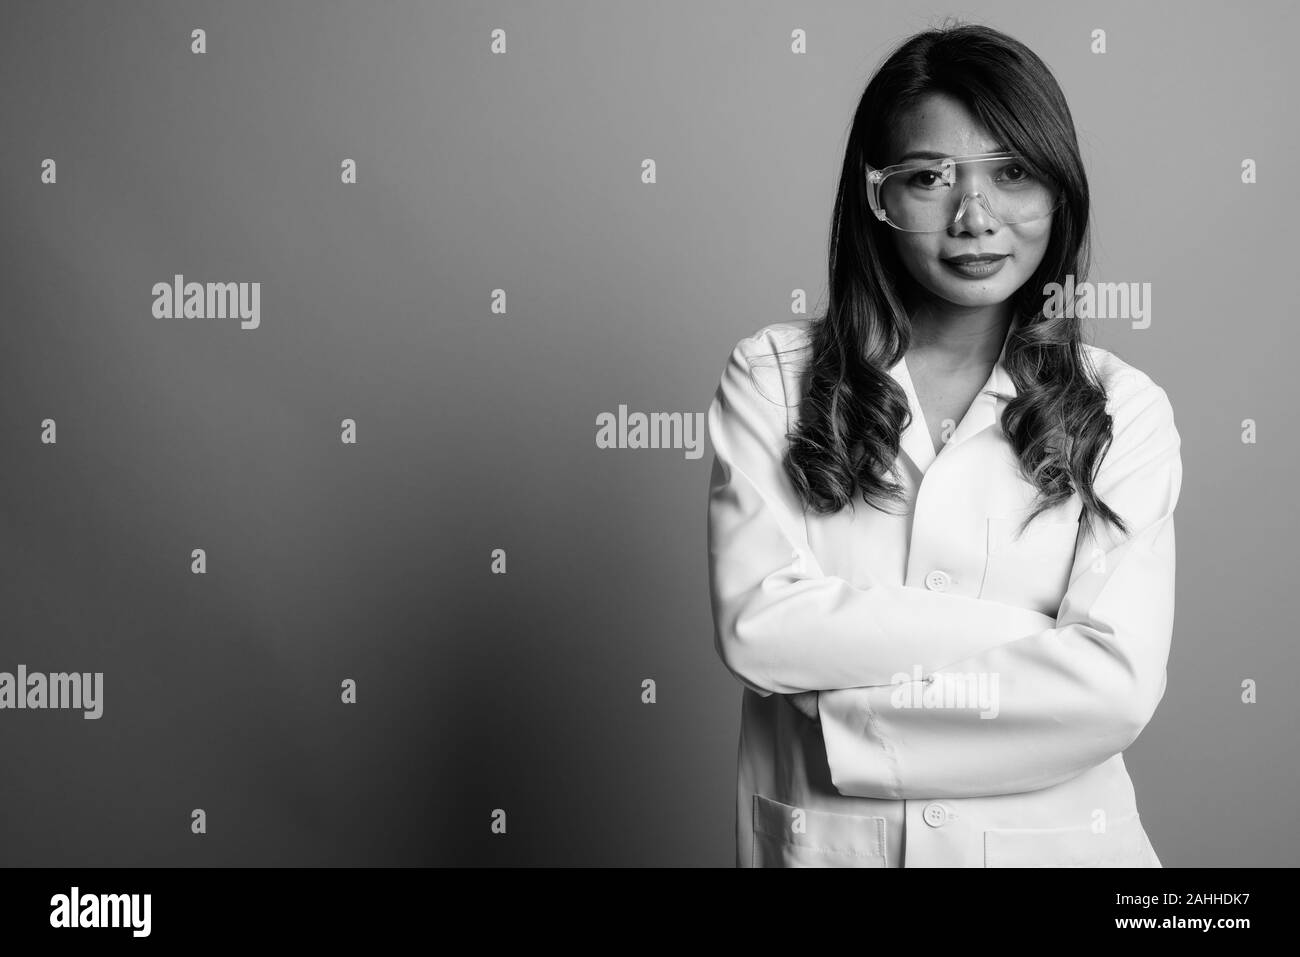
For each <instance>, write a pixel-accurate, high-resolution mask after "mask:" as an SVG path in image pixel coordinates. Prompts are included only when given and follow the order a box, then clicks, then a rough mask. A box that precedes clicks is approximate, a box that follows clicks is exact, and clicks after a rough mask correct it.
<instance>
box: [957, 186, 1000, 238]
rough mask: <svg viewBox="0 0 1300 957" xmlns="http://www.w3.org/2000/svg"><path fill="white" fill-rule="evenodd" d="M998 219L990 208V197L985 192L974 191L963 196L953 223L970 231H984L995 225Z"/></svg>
mask: <svg viewBox="0 0 1300 957" xmlns="http://www.w3.org/2000/svg"><path fill="white" fill-rule="evenodd" d="M997 223H998V220H997V218H996V217H995V216H994V215H993V212H992V210H990V209H989V205H988V199H987V198H985V196H984V194H983V193H980V192H972V193H967V194H966V195H965V196H963V197H962V200H961V206H960V207H958V209H957V214H956V215H955V216H954V217H953V221H952V225H953V226H954V227H958V226H959V227H961V228H963V229H966V230H969V231H970V232H984V231H986V230H988V229H990V228H992V227H994V226H995V225H997Z"/></svg>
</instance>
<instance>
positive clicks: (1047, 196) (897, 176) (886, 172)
mask: <svg viewBox="0 0 1300 957" xmlns="http://www.w3.org/2000/svg"><path fill="white" fill-rule="evenodd" d="M1032 169H1033V167H1032V166H1031V165H1030V164H1029V163H1027V162H1026V160H1025V158H1024V157H1023V156H1022V155H1021V154H1019V153H1013V152H1002V153H976V154H973V155H971V156H949V157H945V158H944V159H918V160H909V161H908V162H906V163H899V164H897V165H896V166H886V167H885V168H884V169H875V168H873V167H872V166H870V165H868V166H867V200H868V202H869V203H870V204H871V211H872V212H873V213H875V214H876V218H877V219H879V220H882V221H884V222H886V223H888V224H889V225H890V226H893V227H894V228H895V229H898V230H902V231H903V232H906V233H934V232H938V231H940V230H943V229H947V228H948V227H949V226H951V225H953V224H954V223H956V222H958V221H959V220H960V219H961V218H962V217H963V216H965V215H966V210H967V209H968V207H969V204H970V203H971V202H973V201H977V202H979V203H980V204H981V205H983V207H984V210H985V212H986V213H988V215H990V216H992V217H993V218H994V219H996V220H997V221H998V222H1000V223H1004V224H1006V225H1015V224H1017V223H1030V222H1033V221H1034V220H1038V219H1042V218H1043V217H1045V216H1047V215H1048V214H1049V213H1051V212H1052V211H1053V210H1055V209H1056V208H1058V207H1059V206H1060V205H1061V203H1062V200H1063V198H1064V197H1063V194H1062V193H1061V192H1060V190H1058V189H1057V188H1056V187H1055V186H1053V185H1052V184H1051V183H1049V182H1048V181H1047V180H1045V179H1043V178H1041V177H1039V176H1037V175H1035V174H1034V173H1033V172H1032Z"/></svg>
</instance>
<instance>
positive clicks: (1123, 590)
mask: <svg viewBox="0 0 1300 957" xmlns="http://www.w3.org/2000/svg"><path fill="white" fill-rule="evenodd" d="M1143 378H1144V380H1145V385H1144V386H1141V387H1138V388H1134V389H1130V390H1129V393H1130V397H1129V398H1128V399H1125V400H1124V401H1123V403H1122V405H1121V406H1120V411H1119V412H1118V413H1112V416H1113V420H1112V430H1113V437H1112V441H1111V447H1110V448H1109V449H1108V450H1107V452H1106V454H1105V456H1104V457H1103V461H1102V464H1101V467H1100V469H1099V471H1098V474H1097V478H1096V480H1095V482H1094V488H1095V490H1096V492H1097V494H1098V495H1099V496H1100V498H1101V499H1102V501H1104V502H1105V503H1106V504H1107V505H1109V506H1110V507H1111V508H1113V509H1115V510H1116V511H1117V512H1119V514H1120V516H1121V517H1122V518H1124V520H1125V521H1126V522H1127V523H1128V524H1129V526H1130V534H1129V536H1127V537H1125V536H1123V535H1121V534H1120V533H1119V532H1118V531H1117V530H1115V529H1113V527H1111V526H1109V525H1107V526H1104V527H1102V526H1101V524H1100V522H1098V521H1095V520H1094V521H1093V522H1092V523H1091V524H1092V527H1093V528H1094V529H1096V530H1097V531H1096V534H1097V536H1098V537H1097V538H1096V539H1089V537H1088V536H1087V535H1082V534H1081V535H1080V536H1079V538H1080V542H1079V544H1078V545H1077V546H1076V554H1075V560H1074V565H1073V568H1072V570H1071V574H1070V585H1069V586H1068V589H1067V592H1066V594H1065V597H1064V598H1063V600H1062V602H1061V606H1060V611H1059V613H1058V615H1057V619H1056V621H1055V623H1054V624H1053V626H1052V627H1049V628H1045V629H1043V630H1041V631H1037V632H1034V633H1030V634H1024V635H1021V636H1020V637H1014V638H1012V639H1011V640H1009V641H1007V642H1006V643H1003V644H1000V645H998V646H997V647H994V648H991V649H989V650H986V651H983V652H980V653H979V654H976V655H974V656H971V657H968V658H965V659H963V660H954V661H952V662H950V663H947V664H946V665H945V666H943V667H942V668H940V669H937V671H936V672H935V673H933V674H930V673H926V674H925V675H924V678H923V679H922V680H921V681H912V682H904V683H900V684H899V685H897V686H895V687H894V688H878V687H877V688H866V687H864V688H856V689H841V690H833V691H830V692H826V693H823V694H821V695H819V696H818V712H819V716H820V720H821V728H822V734H823V737H824V739H825V743H826V756H827V761H828V763H829V765H830V770H831V780H832V782H833V783H834V785H835V787H836V788H837V789H838V790H839V791H840V793H842V794H845V795H854V796H860V797H872V798H892V799H911V798H942V797H975V796H979V795H988V794H1007V793H1015V792H1019V791H1033V790H1037V789H1039V788H1045V787H1050V786H1051V785H1053V784H1057V783H1059V782H1061V781H1065V780H1068V779H1069V778H1071V777H1074V776H1076V775H1078V774H1080V773H1081V772H1083V771H1085V770H1087V769H1088V768H1091V767H1093V766H1095V765H1097V764H1100V763H1101V762H1102V761H1105V760H1106V759H1108V758H1110V757H1111V756H1112V755H1115V754H1118V753H1119V752H1121V751H1123V750H1124V749H1125V748H1127V747H1128V746H1129V744H1131V743H1132V742H1133V741H1134V740H1135V739H1136V738H1137V736H1138V734H1140V733H1141V731H1142V729H1143V728H1144V727H1145V726H1146V724H1147V722H1148V721H1149V720H1150V718H1151V716H1152V714H1153V713H1154V711H1155V708H1156V705H1157V704H1158V703H1159V701H1160V699H1161V698H1162V697H1163V695H1164V690H1165V676H1166V670H1165V669H1166V663H1167V660H1168V656H1169V648H1170V642H1171V639H1172V634H1173V623H1174V506H1175V505H1176V504H1177V502H1178V495H1179V490H1180V487H1181V484H1182V459H1181V454H1180V448H1179V447H1180V439H1179V435H1178V430H1177V428H1176V427H1175V425H1174V417H1173V410H1172V409H1171V407H1170V404H1169V400H1168V397H1167V395H1166V394H1165V392H1164V390H1163V389H1161V388H1160V387H1159V386H1158V385H1156V384H1155V383H1153V382H1151V381H1150V379H1146V378H1145V377H1143ZM981 682H982V685H981ZM981 687H982V689H983V693H981V692H980V689H981ZM927 694H928V696H929V697H928V698H927ZM927 701H928V704H927Z"/></svg>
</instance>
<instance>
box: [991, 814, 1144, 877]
mask: <svg viewBox="0 0 1300 957" xmlns="http://www.w3.org/2000/svg"><path fill="white" fill-rule="evenodd" d="M984 866H985V867H1160V866H1161V864H1160V860H1159V858H1157V857H1156V853H1155V849H1154V848H1153V847H1152V846H1151V842H1150V841H1149V840H1147V836H1146V832H1145V831H1144V830H1143V829H1142V822H1141V820H1140V819H1139V818H1138V815H1137V814H1136V813H1134V814H1131V815H1129V816H1128V817H1124V818H1120V819H1118V820H1113V821H1111V822H1110V824H1109V826H1108V827H1107V828H1106V829H1105V830H1103V831H1095V830H1093V828H1092V827H1090V826H1087V825H1084V826H1082V827H1054V828H994V829H992V830H987V831H985V832H984Z"/></svg>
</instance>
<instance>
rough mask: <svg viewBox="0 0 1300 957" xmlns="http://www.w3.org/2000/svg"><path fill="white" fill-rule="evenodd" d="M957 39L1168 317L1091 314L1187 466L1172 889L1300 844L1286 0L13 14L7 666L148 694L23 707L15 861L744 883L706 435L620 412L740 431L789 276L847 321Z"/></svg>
mask: <svg viewBox="0 0 1300 957" xmlns="http://www.w3.org/2000/svg"><path fill="white" fill-rule="evenodd" d="M948 14H955V15H959V16H963V17H966V18H968V19H973V20H977V21H982V22H985V23H988V24H990V25H992V26H995V27H998V28H1000V29H1003V30H1006V31H1007V32H1010V33H1012V34H1013V35H1015V36H1017V37H1018V38H1020V39H1022V40H1024V41H1025V42H1026V43H1028V44H1029V45H1030V46H1031V47H1032V48H1033V49H1034V50H1036V51H1037V52H1038V53H1039V54H1040V55H1041V56H1042V57H1043V58H1044V59H1045V60H1046V61H1047V63H1048V64H1049V65H1050V66H1051V68H1052V69H1053V70H1054V71H1055V72H1056V74H1057V76H1058V78H1059V79H1060V81H1061V84H1062V86H1063V88H1064V90H1065V92H1066V95H1067V97H1068V98H1069V100H1070V104H1071V108H1072V110H1073V111H1074V115H1075V119H1076V122H1077V124H1078V128H1079V133H1080V136H1081V138H1082V142H1083V147H1084V151H1085V160H1086V162H1087V163H1088V167H1089V172H1090V176H1091V183H1092V187H1093V190H1094V197H1095V200H1096V205H1095V210H1094V212H1095V219H1094V225H1095V230H1096V233H1095V238H1096V241H1097V245H1096V250H1097V260H1096V266H1097V268H1096V269H1095V270H1094V271H1093V273H1092V274H1091V275H1090V277H1089V278H1090V279H1093V280H1098V281H1100V280H1106V281H1117V282H1150V283H1151V284H1152V287H1153V291H1152V307H1153V313H1152V324H1151V327H1150V328H1148V329H1144V330H1135V329H1132V328H1130V325H1129V323H1128V322H1125V321H1108V322H1102V321H1098V322H1097V323H1096V324H1095V332H1094V334H1093V335H1092V341H1095V342H1096V343H1097V344H1099V345H1102V346H1104V347H1106V348H1108V349H1111V350H1113V351H1115V352H1117V353H1118V354H1119V355H1120V356H1121V357H1123V358H1124V359H1126V360H1127V361H1129V362H1131V363H1132V364H1134V365H1136V366H1138V367H1139V368H1141V369H1143V370H1144V371H1146V372H1148V373H1149V374H1150V375H1151V376H1152V377H1153V378H1154V379H1155V380H1156V381H1157V382H1158V383H1160V384H1161V385H1163V386H1164V387H1165V388H1166V389H1167V391H1168V393H1169V395H1170V397H1171V399H1172V401H1173V404H1174V408H1175V412H1176V415H1177V421H1178V424H1179V428H1180V431H1181V433H1182V435H1183V441H1184V445H1183V460H1184V468H1185V478H1184V487H1183V497H1182V500H1181V503H1180V506H1179V511H1178V543H1179V568H1178V607H1177V625H1176V629H1175V638H1174V651H1173V657H1172V660H1171V664H1170V670H1169V685H1168V691H1167V693H1166V697H1165V700H1164V702H1163V703H1162V705H1161V706H1160V709H1159V710H1158V711H1157V713H1156V716H1155V719H1154V720H1153V722H1152V723H1151V724H1150V725H1149V726H1148V728H1147V730H1146V731H1145V732H1144V734H1143V735H1142V736H1141V738H1140V739H1139V740H1138V742H1137V743H1136V744H1135V745H1134V746H1133V747H1132V748H1131V749H1130V751H1129V767H1130V769H1131V773H1132V776H1133V778H1134V781H1135V783H1136V787H1137V790H1138V802H1139V807H1140V808H1141V809H1142V814H1143V823H1144V825H1146V826H1147V828H1148V831H1149V833H1150V835H1151V838H1152V841H1153V842H1154V844H1155V846H1156V848H1157V850H1158V852H1159V854H1160V856H1161V858H1162V859H1163V860H1164V861H1165V863H1166V864H1167V865H1170V866H1182V865H1202V864H1208V865H1219V864H1224V865H1227V864H1232V865H1282V864H1288V865H1289V864H1295V863H1296V862H1297V849H1298V848H1300V833H1298V832H1297V830H1296V829H1295V828H1294V826H1293V824H1294V818H1295V808H1296V797H1295V795H1296V794H1297V791H1298V790H1300V788H1298V787H1297V784H1298V782H1297V766H1298V764H1300V762H1297V736H1296V733H1295V732H1296V727H1297V709H1298V708H1300V704H1298V703H1297V702H1298V699H1297V696H1295V695H1294V694H1292V693H1291V692H1290V691H1289V690H1288V688H1289V686H1290V676H1292V675H1294V674H1295V673H1296V671H1297V664H1298V662H1297V657H1298V656H1297V651H1296V646H1297V640H1296V635H1295V630H1294V625H1293V620H1292V617H1291V614H1290V612H1289V611H1288V608H1289V605H1288V602H1289V601H1290V599H1291V597H1292V596H1293V594H1294V592H1295V588H1296V586H1295V583H1294V582H1293V581H1292V580H1291V576H1292V575H1293V574H1295V567H1296V563H1295V561H1294V558H1293V543H1294V541H1295V535H1296V532H1297V529H1296V518H1295V516H1296V509H1295V507H1294V504H1293V502H1294V499H1293V493H1292V490H1291V487H1290V485H1291V481H1292V475H1293V470H1294V466H1295V457H1296V453H1295V448H1296V445H1295V430H1294V427H1293V414H1292V411H1291V405H1292V403H1293V401H1294V398H1295V394H1296V379H1295V373H1294V370H1293V368H1292V365H1293V361H1294V352H1295V346H1296V344H1297V335H1296V331H1295V323H1296V319H1297V316H1296V309H1295V305H1294V287H1293V286H1292V285H1291V283H1290V281H1289V280H1288V281H1285V282H1279V281H1277V280H1278V277H1282V278H1286V277H1291V276H1293V275H1294V273H1295V268H1296V267H1295V262H1294V259H1295V253H1296V243H1295V239H1294V230H1293V228H1292V223H1291V220H1290V219H1289V218H1288V217H1289V214H1290V213H1292V212H1293V211H1294V210H1295V209H1296V208H1297V207H1296V199H1297V196H1296V193H1297V190H1296V179H1295V176H1294V159H1295V156H1296V155H1297V153H1298V152H1300V136H1298V135H1297V132H1296V127H1295V124H1294V122H1292V120H1293V117H1292V116H1291V114H1290V107H1289V106H1288V104H1289V103H1290V102H1291V100H1292V98H1293V96H1294V91H1295V90H1296V89H1297V86H1298V84H1297V67H1296V57H1295V54H1294V49H1293V47H1294V39H1295V35H1296V27H1297V25H1298V24H1297V21H1298V20H1300V15H1297V13H1296V8H1295V6H1294V5H1292V4H1286V3H1281V2H1277V3H1254V4H1249V3H1240V2H1236V3H1231V4H1229V3H1195V4H1193V3H1186V2H1178V3H1174V2H1169V3H1144V4H1141V5H1133V4H1128V3H1070V4H1066V3H1051V4H1048V3H1042V2H1024V3H973V2H968V3H963V4H961V5H960V6H959V7H940V6H930V5H929V4H924V3H922V4H915V5H910V6H904V5H901V4H876V3H849V2H845V3H806V4H789V3H775V2H773V3H754V2H745V3H741V2H727V3H700V2H692V3H687V2H675V3H665V2H656V3H652V4H645V3H632V2H599V3H597V2H585V3H578V2H546V3H505V2H501V3H469V2H459V3H449V2H448V3H415V2H403V3H382V4H379V3H365V2H361V0H355V2H347V3H339V2H336V3H308V2H293V3H289V2H272V3H264V4H263V3H251V2H239V3H221V4H217V3H211V2H205V3H177V2H166V3H164V2H150V3H141V2H134V3H125V2H120V0H118V2H103V3H89V2H87V3H75V4H74V3H51V2H40V3H36V2H13V0H7V2H6V3H5V4H4V8H3V13H2V14H0V16H2V17H3V21H2V23H0V81H2V82H0V106H2V109H3V112H2V116H3V138H2V139H0V208H2V210H3V220H2V222H3V227H2V229H0V235H2V236H3V243H4V245H3V250H2V252H3V299H0V302H2V303H3V309H4V315H3V323H0V337H2V338H0V362H2V363H3V365H2V366H0V455H2V456H3V459H2V460H0V461H2V463H3V468H0V503H3V504H2V505H0V522H2V523H3V524H2V525H0V601H2V604H0V670H3V671H10V672H12V671H14V670H15V669H16V667H17V665H19V664H25V665H26V666H27V667H28V668H29V669H31V670H42V671H84V672H94V671H102V672H103V673H104V713H103V717H102V718H101V719H99V720H97V721H88V720H83V719H82V718H81V716H80V714H79V713H77V712H68V711H30V710H23V711H15V710H5V711H0V761H2V762H3V773H2V778H3V786H2V787H0V860H2V861H3V863H5V864H15V865H18V864H51V865H55V864H57V865H110V864H112V865H117V864H122V865H143V864H175V865H192V864H219V865H220V864H541V863H554V864H646V865H662V864H686V865H721V866H729V865H730V864H731V863H732V854H733V838H734V834H733V808H734V793H735V792H734V788H735V757H736V736H737V732H738V727H739V706H740V697H741V690H740V686H739V685H738V684H737V683H736V682H735V681H734V679H732V678H731V677H730V676H729V675H728V674H727V673H726V671H725V669H724V668H723V666H722V664H721V662H720V661H719V660H718V659H717V657H716V655H715V652H714V649H713V643H712V624H711V620H710V612H709V603H708V592H707V576H706V562H705V506H706V500H707V491H708V479H709V467H710V458H711V450H708V451H706V454H705V455H704V456H702V457H701V458H698V459H689V458H687V457H686V456H685V455H684V454H683V452H682V450H680V449H677V450H671V449H655V450H630V449H625V450H618V449H615V450H602V449H598V448H597V447H596V443H595V440H594V436H595V417H596V415H597V414H598V413H600V412H602V411H617V409H618V406H619V405H620V404H625V405H627V407H628V408H629V409H632V410H645V411H650V410H657V411H666V412H703V411H704V410H705V409H707V407H708V403H709V401H710V399H711V398H712V395H713V391H714V388H715V387H716V385H717V381H718V378H719V376H720V374H721V371H722V368H723V365H724V363H725V360H726V357H727V354H728V352H729V351H730V349H731V347H732V346H733V345H734V344H735V342H736V341H737V340H738V339H740V338H742V337H743V336H746V335H749V334H750V333H751V332H753V331H755V330H756V329H758V328H759V327H761V326H763V325H766V324H768V323H771V322H778V321H782V320H784V319H787V318H789V317H790V293H791V290H792V289H796V288H802V289H806V290H808V293H809V297H810V300H811V304H812V311H814V312H815V311H816V310H817V308H819V307H820V306H821V305H822V304H824V298H825V255H826V238H827V231H828V226H829V217H830V207H831V200H832V198H833V195H834V188H835V185H836V177H837V175H838V171H839V166H840V163H841V160H842V153H843V147H844V141H845V137H846V135H847V130H848V125H849V122H850V120H851V115H852V110H853V108H854V107H855V105H856V103H857V100H858V97H859V96H860V94H861V91H862V87H863V85H864V84H865V82H866V80H867V78H868V76H869V75H870V73H871V71H872V69H873V68H874V66H875V65H876V64H877V62H878V61H879V60H880V58H881V57H882V56H883V55H884V54H885V53H886V52H887V51H888V50H889V49H890V48H891V47H892V46H893V45H894V44H895V43H896V42H897V41H898V40H900V39H901V38H902V37H904V36H905V35H907V34H909V33H911V32H913V31H915V30H918V29H921V28H923V27H925V26H928V25H931V24H933V23H936V22H938V21H939V20H940V19H941V18H942V17H943V16H944V15H948ZM196 27H197V28H203V29H205V30H206V32H207V52H206V53H204V54H201V55H196V54H194V53H192V52H191V50H190V44H191V37H190V31H191V30H192V29H194V28H196ZM495 28H501V29H503V30H505V32H506V39H507V52H506V53H505V54H504V55H493V54H492V53H491V52H490V49H489V44H490V41H491V31H492V30H493V29H495ZM796 28H802V29H805V30H806V31H807V33H808V38H809V52H808V53H807V54H806V55H803V56H796V55H793V54H792V53H791V52H790V33H791V31H792V30H794V29H796ZM1096 28H1101V29H1105V30H1106V32H1107V45H1108V52H1107V53H1106V54H1104V55H1097V54H1094V53H1092V52H1090V34H1091V31H1092V30H1094V29H1096ZM646 157H651V158H653V159H655V161H656V163H657V167H658V182H657V183H655V184H654V185H646V184H643V183H642V182H641V181H640V173H641V161H642V160H643V159H644V158H646ZM46 158H53V159H55V160H56V162H57V183H56V184H54V185H48V184H43V183H42V182H41V178H40V177H41V163H42V161H43V160H44V159H46ZM346 158H351V159H354V160H356V162H357V164H358V182H357V183H356V184H355V185H343V184H342V183H341V182H340V163H341V162H342V161H343V160H344V159H346ZM1245 158H1251V159H1254V160H1256V161H1257V163H1258V164H1259V170H1260V172H1259V182H1258V183H1256V184H1254V185H1243V184H1242V183H1241V182H1240V173H1239V170H1240V164H1241V162H1242V160H1243V159H1245ZM175 273H182V274H184V275H185V277H186V278H187V280H197V281H200V282H209V281H212V282H216V281H220V282H225V281H232V282H252V281H257V282H261V283H262V287H261V326H260V327H259V328H258V329H256V330H242V329H240V328H239V325H238V322H237V321H236V320H220V319H218V320H198V319H189V320H180V319H170V320H169V319H156V318H154V317H153V315H152V313H151V306H152V301H153V296H152V293H151V288H152V286H153V284H154V283H155V282H160V281H162V282H170V281H171V279H172V276H173V275H174V274H175ZM497 288H501V289H504V290H506V293H507V297H508V298H507V306H508V308H507V314H506V315H504V316H503V315H498V314H494V313H493V312H492V310H491V302H492V298H491V297H492V290H494V289H497ZM47 418H50V419H54V420H56V422H57V428H58V442H57V444H56V445H47V444H43V443H42V442H41V441H40V435H41V423H42V421H43V420H45V419H47ZM344 418H354V419H355V420H356V421H357V425H358V442H357V444H355V445H344V444H343V443H341V442H340V438H339V436H340V422H341V420H343V419H344ZM1246 418H1251V419H1254V420H1256V421H1257V423H1258V442H1257V443H1256V444H1253V445H1249V444H1243V443H1242V441H1241V424H1242V420H1243V419H1246ZM194 548H204V549H205V550H206V552H207V556H208V570H207V574H205V575H195V574H192V573H191V570H190V553H191V550H192V549H194ZM494 548H503V549H505V550H506V552H507V555H508V559H507V560H508V566H507V568H508V573H507V574H506V575H494V574H492V573H491V565H490V556H491V552H492V550H493V549H494ZM346 678H352V679H354V680H355V681H356V682H357V688H358V692H357V702H356V704H352V705H347V704H343V703H342V702H341V701H340V682H342V681H343V680H344V679H346ZM645 678H653V679H654V680H655V681H656V682H657V689H658V693H657V702H656V703H655V704H653V705H649V704H643V703H642V701H641V682H642V681H643V680H644V679H645ZM1245 679H1255V680H1257V681H1258V683H1259V685H1258V687H1259V700H1258V703H1256V704H1253V705H1247V704H1243V703H1242V702H1241V682H1242V681H1243V680H1245ZM194 808H202V809H204V810H205V811H206V813H207V827H208V830H207V833H206V834H203V835H195V834H193V833H191V828H190V823H191V818H190V812H191V810H192V809H194ZM496 808H501V809H504V810H505V811H506V813H507V822H508V824H507V832H506V834H504V835H501V834H493V833H492V831H491V828H490V824H491V814H492V811H493V809H496Z"/></svg>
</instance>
